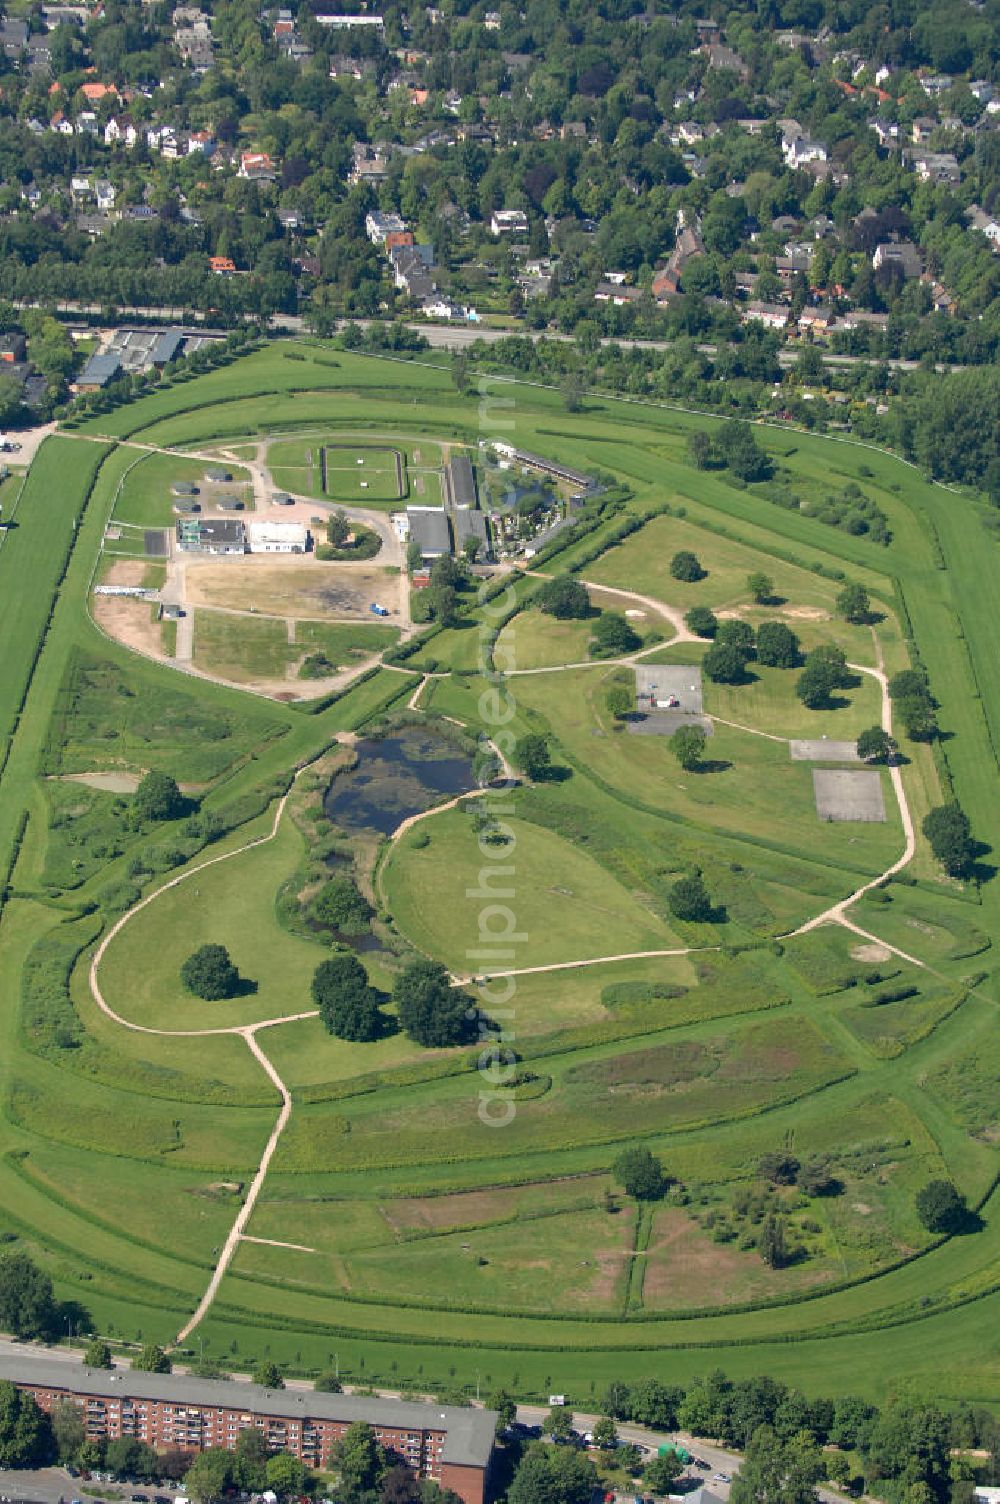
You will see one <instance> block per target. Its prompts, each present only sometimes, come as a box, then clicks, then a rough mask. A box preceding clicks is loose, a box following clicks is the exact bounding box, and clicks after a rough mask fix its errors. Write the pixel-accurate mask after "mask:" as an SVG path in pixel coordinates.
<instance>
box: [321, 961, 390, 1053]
mask: <svg viewBox="0 0 1000 1504" xmlns="http://www.w3.org/2000/svg"><path fill="white" fill-rule="evenodd" d="M311 990H312V998H313V1002H314V1003H315V1004H316V1007H317V1008H318V1009H319V1016H320V1018H321V1019H322V1021H323V1026H324V1028H325V1029H326V1030H327V1032H328V1033H330V1034H333V1035H335V1036H336V1038H338V1039H347V1040H351V1041H352V1042H353V1043H365V1042H368V1041H370V1040H373V1039H379V1038H380V1037H381V1035H382V1034H383V1033H384V1030H385V1019H384V1017H383V1015H382V1013H381V1012H380V1010H379V999H378V993H377V992H376V991H375V989H374V987H372V986H371V985H370V983H369V981H368V974H367V972H366V971H365V969H364V967H363V966H362V964H361V962H360V961H359V960H358V958H357V956H356V955H354V954H353V953H352V952H349V951H343V952H337V954H335V955H333V956H330V957H329V959H328V960H326V961H321V962H320V964H319V965H318V966H317V968H316V970H315V971H314V972H313V979H312V988H311Z"/></svg>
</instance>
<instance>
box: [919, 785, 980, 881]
mask: <svg viewBox="0 0 1000 1504" xmlns="http://www.w3.org/2000/svg"><path fill="white" fill-rule="evenodd" d="M921 829H922V830H923V833H924V835H925V836H926V837H927V840H928V841H929V842H930V847H931V850H932V851H933V853H934V855H935V856H936V857H937V859H938V861H939V862H940V863H941V865H942V867H943V868H944V870H945V872H947V874H948V876H949V877H966V876H968V873H969V872H970V870H971V868H972V861H973V857H974V855H975V843H974V842H973V839H972V829H971V826H970V825H969V817H968V815H967V814H966V813H965V811H964V810H963V809H961V808H960V806H959V805H958V804H955V803H952V804H939V805H937V806H936V807H935V808H934V809H932V810H929V811H928V813H927V814H926V815H925V816H924V820H923V824H922V826H921Z"/></svg>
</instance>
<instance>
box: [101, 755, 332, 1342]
mask: <svg viewBox="0 0 1000 1504" xmlns="http://www.w3.org/2000/svg"><path fill="white" fill-rule="evenodd" d="M307 767H309V764H308V763H306V764H305V765H304V766H303V767H301V768H299V769H297V771H296V773H295V781H297V780H298V779H299V778H300V777H301V775H302V774H303V773H304V772H305V771H306V768H307ZM293 787H294V782H293ZM291 793H292V789H289V790H288V792H287V793H286V794H283V795H282V797H281V798H280V799H279V801H278V805H277V808H276V809H275V812H274V819H273V820H272V822H271V829H270V830H269V831H268V832H267V833H266V834H265V835H262V836H256V837H255V838H254V839H253V840H252V841H246V842H244V844H243V845H242V846H237V847H235V848H234V849H233V850H232V851H224V852H222V854H221V855H220V856H213V857H210V858H209V860H208V861H207V862H200V863H199V864H198V866H197V867H191V868H189V869H188V871H187V872H182V873H180V874H179V875H178V876H177V877H172V878H171V879H170V880H169V881H168V882H165V883H163V884H162V885H161V886H160V887H159V888H157V889H156V890H155V891H154V892H153V893H149V894H147V896H146V897H145V898H143V899H140V901H139V902H138V903H137V904H135V905H134V906H133V907H132V908H131V909H129V910H127V912H126V913H124V914H123V915H122V916H121V918H120V919H118V920H117V921H116V922H115V924H113V925H112V927H111V929H110V930H109V931H108V933H107V934H106V935H105V936H104V938H103V939H102V941H101V943H100V945H99V946H98V947H97V949H96V950H95V952H94V954H93V956H92V958H91V962H90V970H89V983H90V993H91V996H92V997H93V999H94V1001H95V1003H96V1004H97V1006H98V1007H99V1008H100V1010H101V1012H102V1013H104V1014H105V1015H106V1016H107V1017H108V1018H110V1019H111V1020H112V1021H113V1022H114V1023H116V1024H119V1025H120V1026H121V1027H122V1028H124V1029H131V1030H132V1031H133V1032H134V1033H136V1034H153V1035H160V1036H167V1037H172V1038H181V1039H203V1038H205V1037H207V1036H210V1035H220V1034H232V1035H238V1036H239V1038H241V1039H242V1040H243V1041H244V1043H245V1044H246V1046H247V1048H248V1049H249V1051H250V1053H251V1054H252V1055H253V1057H254V1059H255V1060H256V1061H257V1063H258V1064H259V1065H260V1067H261V1069H262V1070H263V1071H264V1072H265V1074H266V1075H267V1077H268V1079H269V1080H270V1081H271V1083H272V1085H273V1086H274V1087H275V1089H276V1091H277V1093H278V1096H279V1097H280V1099H281V1109H280V1111H279V1113H278V1117H277V1121H276V1122H275V1125H274V1127H273V1128H272V1130H271V1134H270V1136H269V1138H268V1140H267V1143H266V1144H265V1146H264V1152H263V1154H262V1155H261V1157H260V1162H259V1164H258V1166H257V1169H256V1171H255V1173H254V1176H253V1179H252V1180H251V1182H250V1188H249V1190H248V1191H247V1194H246V1197H245V1198H244V1201H243V1204H242V1206H241V1207H240V1210H239V1212H238V1213H237V1216H236V1220H235V1222H234V1223H233V1225H232V1227H231V1228H230V1231H229V1234H228V1236H227V1238H226V1241H225V1243H224V1244H223V1246H222V1250H221V1252H220V1254H219V1256H218V1259H217V1260H216V1264H215V1268H214V1270H213V1271H212V1277H211V1279H210V1280H209V1283H208V1286H207V1288H206V1290H205V1293H204V1295H203V1296H202V1298H201V1300H200V1301H199V1303H198V1306H197V1308H196V1309H195V1311H194V1314H193V1315H192V1316H191V1317H190V1319H189V1320H188V1321H187V1322H186V1323H185V1324H184V1326H183V1327H182V1328H181V1330H180V1331H179V1332H178V1333H177V1336H176V1338H175V1339H174V1345H175V1346H176V1345H177V1344H178V1343H180V1342H183V1341H185V1340H186V1338H187V1337H189V1336H190V1334H191V1333H192V1332H193V1331H194V1329H195V1327H196V1326H198V1325H199V1324H200V1322H201V1321H202V1320H203V1319H204V1317H205V1315H206V1314H207V1312H208V1310H209V1308H210V1307H211V1305H212V1302H213V1301H214V1300H215V1297H216V1295H217V1294H218V1290H219V1286H220V1285H221V1283H222V1281H223V1279H224V1278H225V1275H226V1271H227V1270H228V1268H229V1265H230V1264H231V1263H232V1260H233V1256H234V1255H235V1253H236V1250H237V1248H238V1247H239V1245H240V1242H241V1240H242V1238H243V1232H244V1229H245V1227H246V1225H247V1223H248V1222H249V1220H250V1217H251V1216H252V1214H253V1209H254V1207H255V1205H256V1203H257V1198H258V1197H259V1195H260V1192H261V1189H262V1187H263V1185H264V1181H265V1179H266V1178H267V1172H268V1169H269V1168H270V1165H271V1160H272V1159H273V1157H274V1153H275V1150H276V1149H277V1147H278V1140H279V1139H280V1138H281V1135H282V1133H284V1131H285V1128H286V1127H287V1125H288V1120H289V1118H290V1117H291V1114H292V1097H291V1093H290V1092H289V1090H288V1087H287V1086H286V1084H285V1082H284V1081H283V1080H282V1078H281V1076H280V1074H279V1072H278V1071H277V1069H276V1067H275V1065H274V1063H273V1061H272V1060H270V1059H269V1057H268V1056H267V1055H266V1054H265V1052H264V1050H263V1048H262V1047H261V1044H260V1042H259V1040H258V1039H257V1034H258V1032H259V1031H260V1030H261V1029H271V1028H274V1026H275V1025H276V1024H287V1023H296V1022H298V1021H299V1020H301V1019H305V1018H315V1017H316V1011H317V1010H316V1009H314V1008H313V1009H310V1010H308V1011H307V1012H302V1013H289V1014H282V1015H280V1016H277V1017H273V1018H264V1019H260V1020H258V1021H257V1022H256V1023H252V1024H231V1025H229V1026H228V1027H226V1028H217V1029H157V1028H153V1027H152V1026H150V1025H148V1024H137V1023H134V1022H132V1021H131V1020H130V1019H127V1018H123V1017H122V1015H121V1014H120V1013H117V1012H116V1011H115V1010H114V1009H113V1008H112V1007H111V1005H110V1003H109V1002H108V1001H107V999H106V998H105V996H104V994H103V992H102V991H101V985H100V982H99V981H98V976H97V974H98V971H99V969H100V965H101V961H102V960H103V958H104V955H105V953H106V951H107V949H108V946H109V945H110V944H111V942H112V940H114V938H115V936H116V935H119V934H120V933H121V931H122V930H123V929H124V927H125V925H126V924H128V922H129V921H130V920H131V919H134V918H135V916H136V914H139V913H141V912H142V910H143V909H145V908H146V907H147V906H148V905H149V904H151V903H152V902H153V901H154V899H157V898H159V897H160V895H161V894H162V893H166V892H168V891H169V890H170V889H171V888H176V887H178V886H179V885H180V884H181V883H184V882H187V881H188V879H189V878H192V877H195V876H197V874H198V873H199V872H204V871H205V869H206V868H207V867H214V866H217V865H218V863H219V862H227V861H229V860H230V859H231V858H232V857H235V856H242V855H243V853H244V852H247V851H252V850H253V849H254V848H255V847H257V846H264V845H266V844H267V843H268V842H269V841H273V840H274V838H275V836H276V835H277V834H278V829H279V826H280V824H281V817H282V815H283V814H284V812H285V807H286V805H287V803H288V800H289V798H290V796H291Z"/></svg>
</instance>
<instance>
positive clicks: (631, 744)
mask: <svg viewBox="0 0 1000 1504" xmlns="http://www.w3.org/2000/svg"><path fill="white" fill-rule="evenodd" d="M671 652H672V655H673V656H674V658H675V660H676V659H678V658H683V657H684V656H685V652H687V656H688V659H689V661H690V658H691V656H692V655H691V653H690V651H689V645H688V644H684V645H683V646H678V647H677V648H674V649H672V650H671ZM613 672H614V670H610V671H604V672H601V671H600V670H592V669H577V670H571V671H568V672H567V673H564V674H538V675H530V674H529V675H525V676H524V677H523V678H519V679H518V680H516V681H515V683H516V694H517V696H518V699H519V701H520V702H521V704H522V706H524V707H527V708H529V709H531V710H533V711H535V712H536V713H537V715H539V716H544V717H545V719H546V721H547V722H548V724H549V725H550V726H551V728H552V731H553V734H554V735H555V736H557V737H558V738H559V740H560V742H561V744H562V745H563V746H565V748H566V750H567V751H568V752H569V754H570V756H571V757H572V758H573V759H574V760H575V761H578V762H579V763H581V764H583V766H584V767H585V768H587V769H588V770H589V771H592V772H593V773H594V774H596V775H597V776H599V777H600V778H601V779H603V780H604V781H606V782H607V783H609V784H611V785H612V786H613V787H614V788H615V789H618V790H620V791H621V792H623V793H625V794H633V793H635V792H637V791H638V792H639V794H640V797H641V798H642V800H643V802H644V804H646V805H649V806H651V807H652V808H654V809H656V810H657V811H663V812H666V813H671V814H674V815H680V816H682V817H683V818H684V819H686V820H691V821H694V822H695V823H696V824H699V825H706V826H710V827H713V828H716V829H719V830H722V831H733V832H738V833H739V834H741V835H750V836H757V837H760V838H762V839H773V840H779V841H780V842H781V843H782V845H783V846H786V847H790V848H793V849H796V850H798V851H801V852H802V854H803V855H805V856H811V857H815V856H816V854H817V850H818V849H822V851H823V852H824V853H826V854H828V855H829V857H830V858H832V859H833V860H834V861H838V862H842V863H849V864H857V865H858V866H859V867H861V868H867V869H870V870H871V871H873V872H877V871H881V870H882V869H883V868H884V867H886V866H888V865H889V863H890V862H891V860H892V858H893V857H894V856H895V855H897V854H898V851H899V849H900V848H901V845H902V833H901V826H900V822H899V815H898V810H897V809H896V807H895V802H894V800H893V798H892V793H891V789H890V787H889V782H888V778H887V776H886V775H883V778H884V782H885V790H884V795H885V805H886V814H887V816H888V819H887V821H886V823H885V824H884V825H877V824H873V825H858V824H843V825H840V824H838V825H828V824H821V822H820V820H819V818H818V816H817V814H816V806H815V802H814V798H813V786H812V765H811V764H809V763H805V762H792V760H791V757H790V755H789V750H788V746H787V745H786V744H785V743H784V742H781V741H772V740H770V739H768V738H767V737H763V736H752V735H749V734H748V733H747V732H745V731H739V730H735V729H734V728H733V727H730V726H726V725H722V724H720V723H716V725H715V728H714V735H713V736H712V737H711V738H710V740H709V743H708V749H707V752H706V762H705V764H704V768H705V771H703V772H695V773H685V772H684V771H683V770H682V769H681V768H680V766H679V765H678V763H677V760H676V758H675V757H674V755H673V753H672V752H671V750H670V745H669V739H668V738H667V737H661V736H643V735H633V734H631V733H630V732H629V731H628V730H626V728H625V727H624V726H623V725H622V724H621V723H620V722H615V720H614V719H613V717H612V716H611V715H610V714H609V713H608V711H607V708H606V705H605V699H606V696H607V692H608V688H609V685H610V682H611V680H610V675H611V674H612V673H613ZM755 672H759V673H760V674H761V676H762V678H761V680H760V681H759V682H760V683H761V684H764V683H765V682H766V683H767V687H768V688H769V689H771V691H772V698H773V702H774V703H773V704H770V705H767V706H766V707H765V705H763V704H761V703H760V702H758V704H757V706H756V707H755V709H756V715H755V716H753V717H751V716H745V717H744V716H740V717H739V719H741V720H745V723H746V724H752V723H753V720H754V719H756V720H757V721H758V722H760V721H763V722H764V724H769V725H776V724H777V723H778V721H779V718H780V715H781V714H782V713H784V714H785V716H786V718H787V719H788V720H789V721H790V720H791V707H790V706H787V702H786V700H785V698H784V696H785V693H786V686H787V684H788V681H789V680H790V679H792V678H793V676H792V675H790V674H787V673H786V674H785V675H784V679H783V681H782V680H781V679H780V678H779V675H780V671H779V670H777V669H762V670H759V671H755ZM763 675H769V676H771V675H773V676H774V678H773V679H769V680H768V681H764V679H763ZM756 688H757V685H751V686H748V687H747V688H746V689H736V690H732V691H729V692H728V693H730V694H731V695H732V699H733V701H734V706H733V707H730V706H726V709H725V710H724V711H723V712H722V713H724V714H725V713H727V712H728V713H731V718H732V719H734V720H735V719H737V715H736V710H737V709H739V710H742V709H743V704H742V701H741V699H740V696H741V695H749V694H750V692H751V691H753V690H755V689H756ZM716 689H717V686H714V685H711V684H706V696H705V698H706V707H707V709H708V710H710V711H712V712H716V709H717V707H716ZM792 703H793V705H798V704H799V702H798V701H797V700H795V701H793V702H792ZM779 707H780V709H779ZM799 710H800V715H801V717H802V719H803V721H806V718H807V717H808V716H809V714H810V713H809V712H808V711H805V710H803V709H802V707H801V706H799ZM768 711H770V719H768ZM837 714H841V712H834V713H831V720H832V719H833V717H834V716H835V715H837ZM874 720H877V714H876V709H875V708H873V710H872V717H871V719H870V720H868V721H866V722H865V724H867V725H871V724H872V723H873V721H874ZM807 724H808V722H807ZM859 729H860V728H859ZM803 734H807V733H805V732H803ZM831 734H835V733H831ZM845 735H850V732H849V731H848V732H846V733H845ZM555 758H556V761H558V754H555Z"/></svg>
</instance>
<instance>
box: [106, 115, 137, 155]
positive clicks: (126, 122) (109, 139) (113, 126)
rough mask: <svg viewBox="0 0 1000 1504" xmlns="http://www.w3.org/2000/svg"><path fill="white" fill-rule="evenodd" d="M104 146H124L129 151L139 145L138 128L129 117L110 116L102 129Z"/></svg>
mask: <svg viewBox="0 0 1000 1504" xmlns="http://www.w3.org/2000/svg"><path fill="white" fill-rule="evenodd" d="M104 144H105V146H125V147H128V148H129V150H131V149H132V148H133V147H135V146H138V144H139V128H138V126H137V125H136V123H135V121H134V120H133V119H132V117H131V115H112V116H111V119H110V120H109V121H108V123H107V125H106V126H105V127H104Z"/></svg>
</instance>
